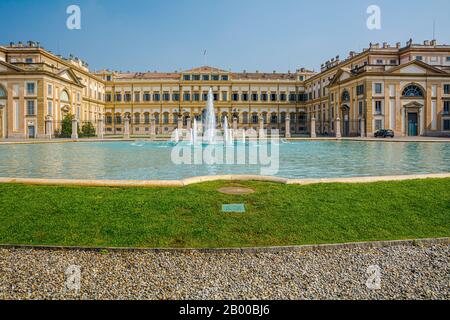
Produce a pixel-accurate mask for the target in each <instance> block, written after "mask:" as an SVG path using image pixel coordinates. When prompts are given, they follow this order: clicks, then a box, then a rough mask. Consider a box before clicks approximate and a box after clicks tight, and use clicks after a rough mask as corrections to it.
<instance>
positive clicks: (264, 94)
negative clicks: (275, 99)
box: [261, 93, 267, 101]
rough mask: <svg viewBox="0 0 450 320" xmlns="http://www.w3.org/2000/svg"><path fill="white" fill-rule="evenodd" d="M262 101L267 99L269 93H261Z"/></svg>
mask: <svg viewBox="0 0 450 320" xmlns="http://www.w3.org/2000/svg"><path fill="white" fill-rule="evenodd" d="M261 101H267V93H261Z"/></svg>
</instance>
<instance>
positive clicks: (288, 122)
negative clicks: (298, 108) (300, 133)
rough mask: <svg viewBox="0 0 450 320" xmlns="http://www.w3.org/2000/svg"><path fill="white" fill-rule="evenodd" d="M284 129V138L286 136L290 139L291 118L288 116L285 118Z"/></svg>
mask: <svg viewBox="0 0 450 320" xmlns="http://www.w3.org/2000/svg"><path fill="white" fill-rule="evenodd" d="M285 127H286V131H285V132H286V133H285V136H286V138H290V137H291V118H290V117H289V116H287V117H286V122H285Z"/></svg>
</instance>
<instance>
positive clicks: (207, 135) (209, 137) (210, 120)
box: [203, 88, 216, 144]
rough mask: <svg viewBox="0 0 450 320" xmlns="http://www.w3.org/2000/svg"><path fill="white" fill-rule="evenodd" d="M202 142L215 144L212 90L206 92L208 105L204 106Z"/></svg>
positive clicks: (214, 114) (214, 115)
mask: <svg viewBox="0 0 450 320" xmlns="http://www.w3.org/2000/svg"><path fill="white" fill-rule="evenodd" d="M203 127H204V134H203V142H204V143H206V144H215V142H216V113H215V112H214V95H213V91H212V88H210V89H209V92H208V103H207V104H206V116H205V123H204V126H203Z"/></svg>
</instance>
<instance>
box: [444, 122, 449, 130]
mask: <svg viewBox="0 0 450 320" xmlns="http://www.w3.org/2000/svg"><path fill="white" fill-rule="evenodd" d="M444 131H450V119H444Z"/></svg>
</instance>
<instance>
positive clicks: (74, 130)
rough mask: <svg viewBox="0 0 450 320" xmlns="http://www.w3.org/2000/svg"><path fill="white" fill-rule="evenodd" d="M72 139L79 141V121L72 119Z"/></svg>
mask: <svg viewBox="0 0 450 320" xmlns="http://www.w3.org/2000/svg"><path fill="white" fill-rule="evenodd" d="M71 138H72V139H78V120H77V119H76V118H73V119H72V137H71Z"/></svg>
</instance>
